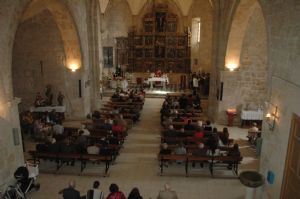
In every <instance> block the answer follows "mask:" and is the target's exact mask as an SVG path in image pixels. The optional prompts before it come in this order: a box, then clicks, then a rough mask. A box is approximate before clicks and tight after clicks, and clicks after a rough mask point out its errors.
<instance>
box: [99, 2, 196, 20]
mask: <svg viewBox="0 0 300 199" xmlns="http://www.w3.org/2000/svg"><path fill="white" fill-rule="evenodd" d="M110 1H112V0H99V2H100V7H101V12H102V13H105V11H106V8H107V5H108V4H109V2H110ZM124 1H127V3H128V5H129V7H130V9H131V13H132V15H138V14H139V12H140V11H141V10H142V8H143V7H144V5H145V4H146V3H147V2H149V1H150V2H151V1H152V2H153V1H154V2H158V3H159V2H162V0H124ZM172 1H174V3H175V4H176V5H177V6H178V8H179V9H180V10H181V13H182V15H183V16H187V15H188V12H189V10H190V7H191V5H192V3H193V1H194V0H172Z"/></svg>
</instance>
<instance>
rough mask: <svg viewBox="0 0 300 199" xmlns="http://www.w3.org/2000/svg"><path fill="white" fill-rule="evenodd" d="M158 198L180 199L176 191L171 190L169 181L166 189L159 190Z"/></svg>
mask: <svg viewBox="0 0 300 199" xmlns="http://www.w3.org/2000/svg"><path fill="white" fill-rule="evenodd" d="M157 199H178V197H177V194H176V192H175V191H172V190H171V186H170V184H169V183H166V184H165V190H162V191H160V192H159V194H158V196H157Z"/></svg>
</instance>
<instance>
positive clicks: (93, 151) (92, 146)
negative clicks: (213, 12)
mask: <svg viewBox="0 0 300 199" xmlns="http://www.w3.org/2000/svg"><path fill="white" fill-rule="evenodd" d="M86 150H87V153H88V154H94V155H97V154H99V152H100V148H99V147H98V146H97V145H96V143H95V141H92V142H91V144H90V145H89V146H88V147H87V148H86Z"/></svg>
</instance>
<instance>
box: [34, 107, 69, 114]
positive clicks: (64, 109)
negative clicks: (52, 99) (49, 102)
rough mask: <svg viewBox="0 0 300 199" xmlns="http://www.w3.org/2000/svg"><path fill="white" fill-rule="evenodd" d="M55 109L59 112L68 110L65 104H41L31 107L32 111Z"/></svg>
mask: <svg viewBox="0 0 300 199" xmlns="http://www.w3.org/2000/svg"><path fill="white" fill-rule="evenodd" d="M52 110H55V112H58V113H64V112H66V107H65V106H39V107H30V112H51V111H52Z"/></svg>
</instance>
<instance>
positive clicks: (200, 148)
mask: <svg viewBox="0 0 300 199" xmlns="http://www.w3.org/2000/svg"><path fill="white" fill-rule="evenodd" d="M192 154H193V155H195V156H207V149H206V148H205V147H204V144H203V143H200V144H198V147H197V149H195V150H193V152H192ZM192 166H193V167H195V162H193V163H192ZM200 166H201V168H202V167H203V162H201V163H200Z"/></svg>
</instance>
